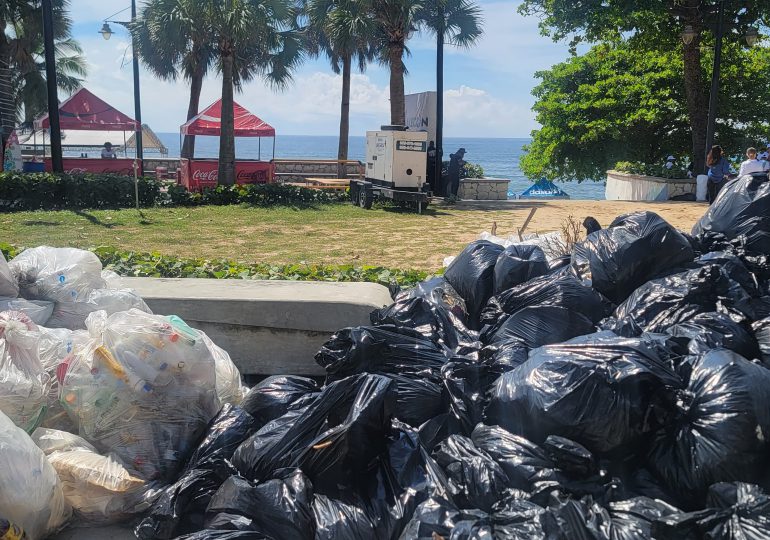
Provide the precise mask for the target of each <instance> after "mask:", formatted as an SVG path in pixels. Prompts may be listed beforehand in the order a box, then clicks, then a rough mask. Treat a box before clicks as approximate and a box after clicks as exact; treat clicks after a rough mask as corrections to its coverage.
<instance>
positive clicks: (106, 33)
mask: <svg viewBox="0 0 770 540" xmlns="http://www.w3.org/2000/svg"><path fill="white" fill-rule="evenodd" d="M121 11H125V10H121ZM118 13H120V11H119V12H118ZM135 20H136V0H131V22H123V21H110V20H105V21H104V24H103V25H102V29H101V30H99V33H100V34H101V35H102V37H103V38H104V39H105V41H106V40H109V39H110V37H112V34H113V31H112V29H111V28H110V25H109V23H115V24H120V25H121V26H125V27H126V28H130V25H131V23H133V22H134V21H135ZM136 51H137V46H136V37H134V35H133V33H132V35H131V56H132V57H133V59H132V62H131V63H132V65H133V70H134V120H136V132H135V137H134V138H135V141H136V159H137V160H138V161H139V174H140V175H142V176H144V149H143V146H142V105H141V99H140V92H139V56H138V55H137V53H136Z"/></svg>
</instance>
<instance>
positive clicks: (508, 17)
mask: <svg viewBox="0 0 770 540" xmlns="http://www.w3.org/2000/svg"><path fill="white" fill-rule="evenodd" d="M480 4H481V7H482V9H483V12H484V30H485V33H484V36H483V38H482V39H481V42H480V43H479V44H478V45H477V46H476V47H474V48H472V49H469V50H456V49H453V48H451V47H447V49H446V51H445V65H444V74H445V76H444V88H445V132H446V135H447V136H449V137H452V136H465V137H527V136H529V133H530V131H531V130H532V129H535V128H536V127H537V124H536V122H535V121H534V114H533V113H532V112H531V110H530V109H531V107H532V104H533V102H534V99H533V98H532V95H531V90H532V87H533V86H534V85H535V84H536V79H535V77H534V73H535V72H536V71H538V70H542V69H547V68H548V67H550V66H551V65H553V64H555V63H557V62H560V61H562V60H564V59H565V58H567V56H568V51H567V49H568V47H567V44H566V43H553V42H551V40H550V39H549V38H545V37H543V36H541V35H540V34H539V32H538V28H537V23H538V21H537V19H535V18H531V17H530V18H524V17H522V16H520V15H518V14H517V12H516V8H517V6H518V2H492V1H489V2H485V1H482V2H480ZM128 5H129V2H128V1H127V0H117V1H115V0H109V1H105V0H72V3H71V11H72V17H73V19H74V21H75V26H74V35H75V38H76V39H78V40H79V41H80V43H81V45H82V46H83V48H84V51H85V55H86V59H87V61H88V64H89V70H90V72H89V76H88V79H87V81H86V82H85V86H86V87H88V88H89V89H90V90H92V91H93V92H94V93H96V94H97V95H99V96H100V97H102V98H104V99H105V100H106V101H108V102H110V103H111V104H113V105H114V106H115V107H117V108H118V109H120V110H122V111H124V112H126V113H127V114H130V115H132V113H133V94H132V78H131V77H132V75H131V62H130V58H131V56H130V55H131V51H130V47H129V45H130V41H129V38H128V34H127V32H126V31H125V30H124V29H123V28H122V27H120V26H117V25H113V31H115V32H116V33H115V34H114V35H113V36H112V38H111V39H110V40H109V41H104V40H103V39H102V37H101V35H100V34H98V33H97V31H98V30H99V28H100V27H101V24H102V21H103V19H104V18H105V17H109V16H110V15H112V14H113V13H115V12H116V11H118V10H120V9H121V8H122V7H124V6H128ZM128 14H129V12H128V11H126V12H125V13H124V14H121V15H119V16H116V17H115V19H118V20H125V18H127V17H128ZM409 48H410V49H411V52H412V54H411V56H410V57H408V58H406V60H405V62H406V64H407V68H408V69H409V75H408V76H407V78H406V91H407V93H411V92H422V91H426V90H433V89H435V47H434V40H433V38H432V37H430V36H423V35H419V34H418V35H415V36H414V37H413V38H412V39H411V40H410V42H409ZM294 79H295V80H294V82H293V83H292V84H291V85H290V87H289V88H288V89H287V90H285V91H283V92H274V91H272V90H270V89H269V88H267V87H266V86H265V85H264V84H263V83H261V82H260V81H256V82H253V83H250V84H249V85H247V86H246V87H245V88H244V92H243V93H242V94H240V95H236V98H235V99H236V101H238V102H239V103H241V104H242V105H244V106H245V107H247V108H248V109H250V110H251V111H252V112H254V113H255V114H257V115H258V116H260V117H262V118H263V119H264V120H265V121H267V122H269V123H271V124H273V125H274V126H275V127H276V129H277V131H278V132H279V133H280V134H287V135H289V134H292V135H334V134H335V133H336V131H337V129H338V126H339V96H340V85H341V79H340V77H338V76H335V75H334V73H332V71H331V69H330V68H329V65H328V62H327V61H325V60H324V59H318V60H307V61H306V62H305V63H304V64H303V65H302V67H301V68H300V69H299V70H298V71H297V72H296V74H295V77H294ZM141 88H142V116H143V121H144V122H145V123H148V124H149V125H150V126H151V127H152V128H153V129H154V130H155V131H171V132H176V131H178V128H179V125H180V124H182V123H183V121H184V118H185V114H186V111H187V101H188V98H189V93H188V90H187V87H186V86H185V83H184V82H182V81H180V82H177V83H168V82H163V81H159V80H157V79H154V78H153V77H152V75H150V74H149V73H147V72H146V71H144V70H142V72H141ZM220 92H221V83H220V80H219V79H218V77H217V76H216V74H213V75H212V76H211V77H210V78H209V79H207V80H206V81H205V83H204V87H203V94H202V98H201V105H202V107H203V106H206V105H208V104H209V103H211V102H212V101H214V100H215V99H216V98H217V97H218V96H219V95H220ZM62 97H63V96H62ZM388 120H389V103H388V70H387V68H385V67H384V66H380V65H378V64H372V65H370V66H369V67H368V68H367V70H366V72H365V73H364V74H356V75H354V78H353V84H352V88H351V135H363V134H364V132H365V131H366V130H367V129H372V128H376V127H377V126H379V125H380V124H383V123H388Z"/></svg>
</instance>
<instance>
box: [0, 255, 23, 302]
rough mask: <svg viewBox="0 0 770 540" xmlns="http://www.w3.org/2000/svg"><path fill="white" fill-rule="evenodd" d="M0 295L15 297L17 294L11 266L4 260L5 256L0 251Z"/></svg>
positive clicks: (16, 285)
mask: <svg viewBox="0 0 770 540" xmlns="http://www.w3.org/2000/svg"><path fill="white" fill-rule="evenodd" d="M0 296H6V297H9V298H15V297H17V296H19V285H18V284H17V283H16V277H15V276H14V275H13V272H11V268H10V267H9V266H8V263H7V262H6V261H5V256H4V255H3V254H2V253H0Z"/></svg>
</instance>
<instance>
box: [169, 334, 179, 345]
mask: <svg viewBox="0 0 770 540" xmlns="http://www.w3.org/2000/svg"><path fill="white" fill-rule="evenodd" d="M169 339H170V340H171V343H176V342H177V341H179V334H171V337H170V338H169Z"/></svg>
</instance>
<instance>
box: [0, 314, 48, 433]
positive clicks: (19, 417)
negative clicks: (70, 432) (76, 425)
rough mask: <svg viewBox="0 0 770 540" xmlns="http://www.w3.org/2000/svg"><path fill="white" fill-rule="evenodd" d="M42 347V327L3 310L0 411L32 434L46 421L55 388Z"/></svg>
mask: <svg viewBox="0 0 770 540" xmlns="http://www.w3.org/2000/svg"><path fill="white" fill-rule="evenodd" d="M39 346H40V332H39V331H38V327H37V326H36V325H35V323H33V322H32V321H31V320H30V319H29V318H28V317H27V316H26V315H24V314H23V313H21V312H18V311H3V312H0V411H2V412H3V413H5V414H6V416H8V417H9V418H10V419H11V420H12V421H13V422H14V423H15V424H16V425H17V426H19V427H20V428H22V429H24V430H25V431H27V432H28V433H31V432H32V431H34V429H35V428H36V427H37V426H38V425H39V424H40V422H41V421H42V419H43V415H44V413H45V410H46V405H47V404H48V399H49V393H50V390H51V377H50V376H49V375H48V374H47V373H46V372H45V370H44V369H43V365H42V364H41V362H40V356H39Z"/></svg>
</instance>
